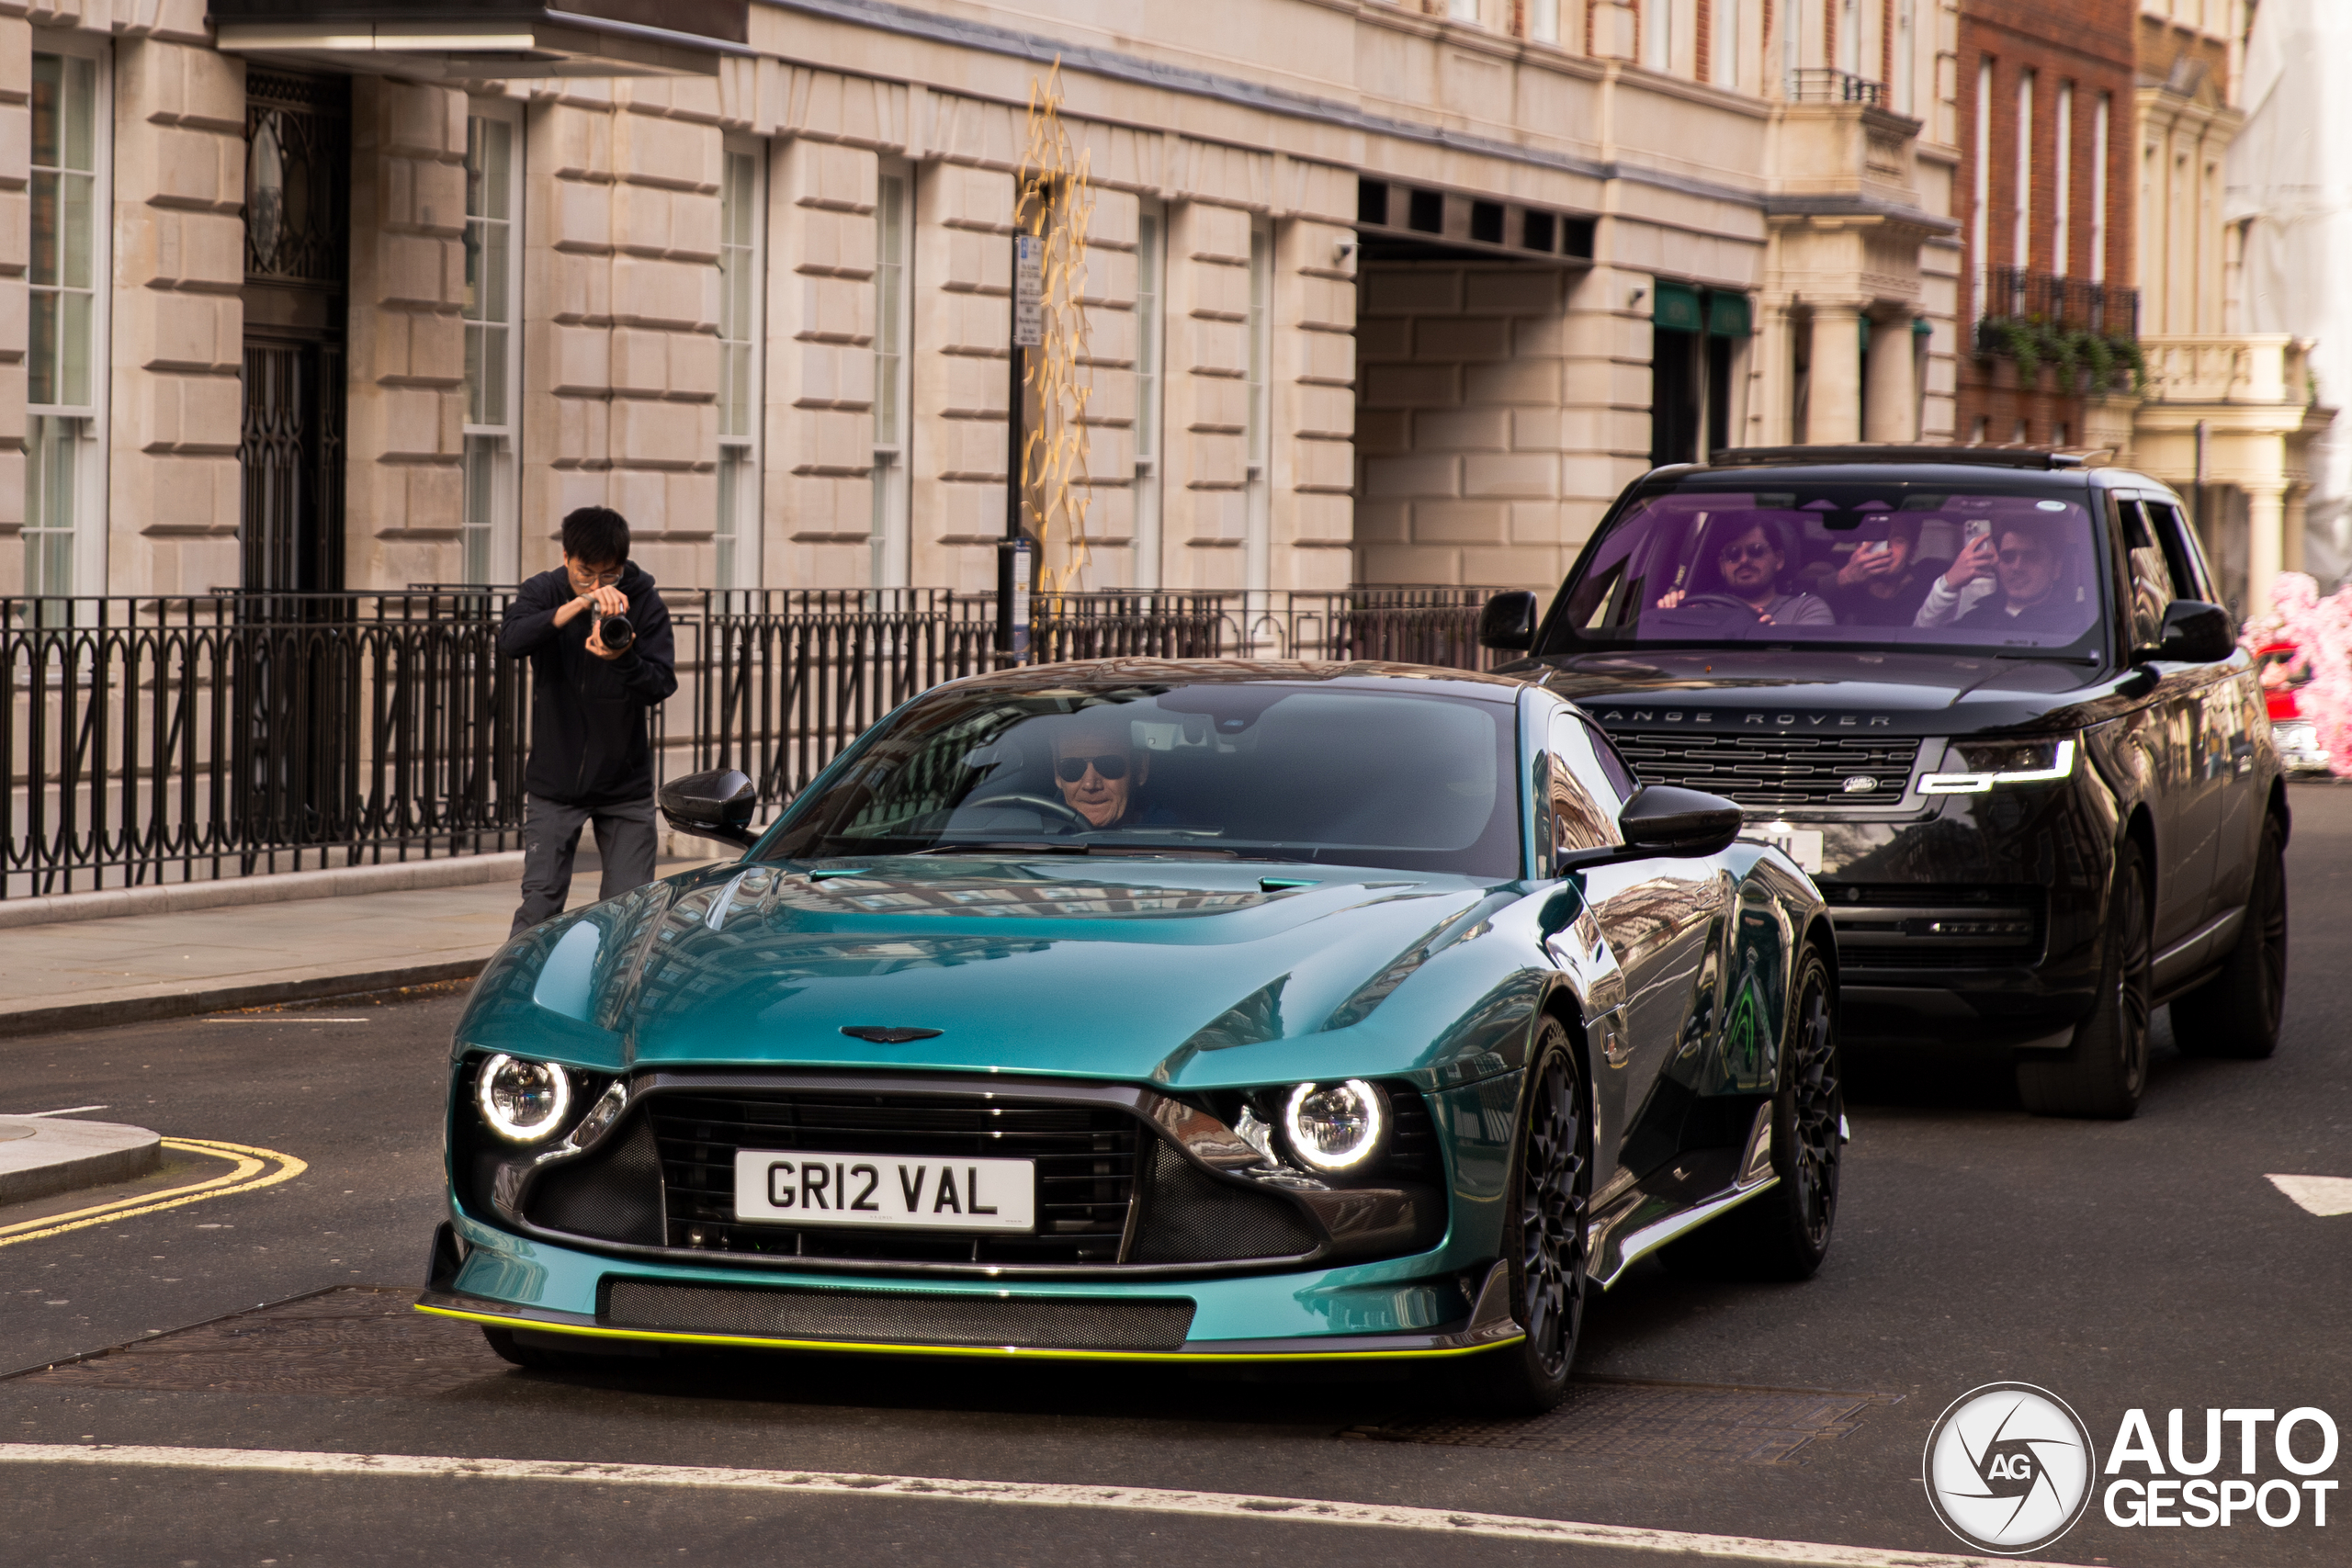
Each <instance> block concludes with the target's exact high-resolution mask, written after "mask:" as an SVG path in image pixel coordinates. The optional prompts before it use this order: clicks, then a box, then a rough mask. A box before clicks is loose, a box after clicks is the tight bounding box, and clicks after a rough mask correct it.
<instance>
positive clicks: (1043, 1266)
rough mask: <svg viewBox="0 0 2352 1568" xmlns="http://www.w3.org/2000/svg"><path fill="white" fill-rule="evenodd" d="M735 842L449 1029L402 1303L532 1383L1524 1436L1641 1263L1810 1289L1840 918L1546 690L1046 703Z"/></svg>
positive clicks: (513, 960)
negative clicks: (1517, 1427) (759, 1354)
mask: <svg viewBox="0 0 2352 1568" xmlns="http://www.w3.org/2000/svg"><path fill="white" fill-rule="evenodd" d="M753 800H754V794H753V790H752V784H751V781H750V780H749V779H747V778H745V777H744V776H743V775H742V774H741V773H731V772H722V773H702V774H696V775H695V776H693V777H691V778H686V779H681V780H677V781H673V783H672V784H669V785H667V786H666V787H665V788H664V789H663V790H662V809H663V812H664V814H665V815H666V816H667V817H668V818H669V819H670V821H671V822H672V824H673V826H675V827H677V828H680V829H684V830H687V831H691V832H696V833H700V834H704V835H706V836H708V837H712V838H717V839H720V840H728V841H730V842H733V843H736V844H739V845H740V846H741V848H742V850H743V854H742V857H741V859H740V860H737V861H734V862H732V863H727V864H722V865H718V866H713V867H708V868H706V869H702V870H697V871H690V872H685V873H682V874H678V875H675V876H673V877H670V878H667V879H666V880H663V881H661V882H656V883H653V884H651V885H650V886H645V887H642V888H639V889H638V890H637V891H636V892H634V893H631V894H628V895H626V896H625V897H619V898H615V899H611V900H609V901H607V902H605V903H602V904H598V905H595V906H594V907H593V908H585V909H582V910H579V911H577V912H575V913H572V914H570V915H567V916H564V917H562V918H561V919H556V920H552V921H550V922H548V924H546V925H544V926H541V927H539V928H538V929H537V930H535V931H529V932H526V934H524V935H523V936H521V937H518V938H516V939H515V941H514V942H510V943H509V944H508V945H507V946H506V947H505V948H504V949H503V950H502V951H501V952H500V953H498V954H497V956H496V957H495V958H494V959H493V960H492V963H491V964H490V965H489V967H488V968H487V969H486V970H485V971H484V972H483V974H482V976H481V980H480V981H479V982H478V983H477V985H476V986H475V987H474V991H473V994H472V997H471V998H470V999H469V1002H468V1004H467V1007H466V1010H465V1013H464V1016H463V1018H462V1019H461V1020H460V1021H459V1023H458V1029H457V1035H456V1040H455V1044H454V1048H453V1052H452V1055H451V1062H450V1080H449V1121H448V1175H449V1213H450V1218H449V1221H448V1223H447V1224H445V1225H443V1226H442V1227H441V1229H440V1231H439V1233H438V1234H437V1235H436V1237H435V1246H434V1250H433V1260H432V1266H431V1279H430V1280H429V1282H428V1286H427V1289H426V1291H425V1292H424V1297H423V1299H422V1301H421V1303H420V1305H421V1306H422V1308H423V1309H424V1311H427V1312H431V1313H437V1314H444V1315H447V1316H452V1317H458V1318H464V1319H468V1320H470V1321H473V1322H477V1323H480V1324H481V1325H482V1326H483V1328H484V1330H485V1331H486V1332H487V1334H488V1335H489V1337H490V1341H491V1343H492V1345H493V1346H494V1347H495V1348H497V1349H498V1350H499V1351H500V1352H501V1353H502V1354H503V1355H505V1356H506V1357H508V1358H509V1359H513V1360H515V1361H519V1362H521V1363H523V1364H526V1365H535V1366H550V1365H567V1364H578V1363H579V1362H580V1361H581V1360H582V1359H583V1358H585V1357H588V1356H591V1355H594V1354H599V1353H603V1354H612V1353H616V1352H626V1353H635V1354H643V1353H646V1352H647V1351H649V1350H653V1351H657V1352H658V1351H659V1350H660V1349H662V1348H664V1347H672V1346H710V1345H726V1346H757V1347H767V1348H782V1349H820V1350H830V1351H840V1350H868V1351H888V1352H893V1353H900V1354H924V1355H967V1356H968V1355H987V1356H1005V1355H1015V1356H1023V1355H1027V1356H1049V1357H1066V1358H1097V1359H1126V1360H1174V1361H1196V1360H1225V1361H1306V1360H1318V1359H1350V1358H1354V1359H1383V1360H1390V1361H1405V1360H1415V1359H1419V1360H1424V1361H1434V1362H1439V1363H1442V1365H1444V1366H1445V1368H1446V1369H1447V1375H1448V1377H1449V1378H1450V1379H1452V1380H1453V1382H1454V1385H1455V1386H1457V1387H1458V1388H1459V1390H1460V1391H1461V1393H1462V1394H1463V1395H1464V1398H1465V1400H1474V1401H1476V1403H1478V1404H1482V1405H1484V1406H1486V1407H1488V1408H1516V1409H1540V1408H1543V1407H1544V1406H1546V1405H1548V1404H1552V1403H1554V1402H1556V1401H1557V1400H1558V1399H1559V1398H1560V1397H1561V1396H1562V1394H1563V1393H1565V1391H1566V1381H1567V1373H1568V1366H1569V1362H1570V1360H1571V1359H1572V1358H1573V1356H1574V1353H1575V1348H1576V1338H1577V1326H1578V1323H1579V1319H1580V1317H1581V1314H1582V1310H1583V1305H1584V1302H1585V1299H1586V1295H1587V1292H1588V1288H1589V1287H1590V1286H1600V1287H1604V1288H1605V1287H1606V1286H1607V1285H1608V1284H1609V1283H1610V1282H1611V1280H1615V1279H1616V1278H1617V1277H1618V1276H1619V1275H1620V1274H1622V1273H1623V1270H1624V1269H1626V1267H1627V1266H1628V1265H1629V1264H1630V1263H1632V1262H1633V1261H1634V1259H1635V1258H1639V1257H1640V1256H1642V1255H1643V1254H1645V1253H1647V1252H1649V1251H1652V1250H1654V1249H1658V1248H1664V1249H1665V1250H1666V1255H1667V1258H1668V1261H1669V1262H1670V1263H1674V1264H1677V1265H1679V1266H1688V1267H1691V1268H1694V1269H1705V1270H1708V1271H1710V1272H1723V1271H1736V1272H1740V1273H1746V1274H1750V1275H1763V1276H1771V1277H1780V1278H1801V1277H1803V1276H1805V1275H1807V1274H1810V1273H1811V1272H1812V1271H1813V1270H1814V1269H1815V1268H1816V1267H1817V1266H1818V1264H1819V1263H1820V1261H1821V1258H1822V1256H1823V1254H1824V1252H1825V1251H1826V1248H1827V1247H1828V1245H1829V1237H1830V1228H1831V1224H1832V1221H1833V1218H1834V1216H1835V1213H1836V1207H1837V1197H1838V1166H1839V1156H1840V1151H1841V1146H1842V1144H1843V1142H1844V1117H1843V1115H1842V1101H1841V1100H1840V1095H1839V1089H1838V1054H1837V1033H1836V1020H1837V990H1836V964H1837V958H1836V953H1835V950H1834V947H1833V945H1832V942H1831V937H1830V932H1829V926H1828V921H1827V919H1826V916H1825V912H1824V909H1823V906H1822V902H1821V899H1820V897H1819V895H1818V893H1817V892H1816V891H1815V888H1814V886H1813V885H1812V883H1811V882H1809V881H1808V880H1807V879H1806V877H1805V876H1804V874H1803V873H1802V872H1800V871H1799V870H1797V869H1796V867H1795V866H1794V865H1792V863H1790V862H1789V861H1788V860H1787V859H1785V858H1784V857H1783V856H1782V855H1781V852H1779V851H1778V850H1776V849H1772V848H1770V847H1767V846H1765V845H1763V844H1760V843H1752V842H1747V841H1745V840H1740V839H1738V838H1737V834H1738V833H1739V831H1740V828H1741V822H1740V816H1739V810H1738V807H1736V806H1733V805H1732V804H1731V803H1729V802H1728V801H1724V800H1722V799H1720V798H1718V797H1716V796H1713V795H1702V794H1699V793H1696V792H1694V791H1690V790H1679V789H1672V788H1668V787H1664V786H1656V785H1653V786H1649V787H1644V786H1643V785H1642V784H1640V783H1639V782H1638V781H1637V780H1636V779H1635V778H1634V775H1633V774H1632V773H1631V772H1630V771H1629V770H1628V769H1627V768H1626V766H1625V764H1624V763H1623V761H1622V760H1621V759H1620V758H1619V757H1618V755H1617V753H1616V752H1615V750H1613V749H1612V748H1611V744H1610V742H1609V740H1608V739H1607V737H1606V736H1604V735H1603V734H1602V733H1601V732H1600V730H1598V729H1597V728H1594V727H1593V726H1592V725H1591V724H1590V723H1589V721H1587V719H1586V718H1585V717H1584V716H1583V715H1582V714H1581V713H1579V712H1578V711H1577V708H1575V707H1574V706H1573V705H1569V704H1567V703H1566V702H1564V701H1562V700H1560V699H1559V698H1557V697H1555V696H1554V695H1552V694H1549V693H1546V692H1544V691H1543V690H1542V689H1540V688H1538V687H1534V686H1531V685H1528V684H1525V683H1523V682H1517V681H1512V680H1506V679H1501V678H1497V677H1489V676H1480V675H1474V674H1465V673H1464V672H1461V671H1443V670H1432V669H1422V668H1418V667H1411V666H1403V665H1382V664H1362V663H1359V664H1344V665H1340V664H1293V663H1273V662H1238V661H1230V660H1227V661H1215V662H1211V661H1201V662H1166V661H1151V660H1108V661H1103V662H1096V663H1083V664H1065V665H1054V666H1046V667H1040V668H1031V669H1024V670H1019V671H1009V672H1004V673H999V674H991V675H985V676H978V677H974V678H971V679H968V680H962V681H956V682H949V683H947V684H945V685H942V686H938V687H935V688H933V690H931V691H929V692H927V693H925V694H922V696H920V697H918V698H916V699H914V700H913V701H911V702H910V703H908V704H907V705H904V706H903V707H901V708H899V710H898V711H897V712H895V713H893V714H891V715H890V716H888V717H887V718H885V719H883V720H882V721H881V722H880V723H879V724H877V725H876V726H875V727H874V728H873V729H871V730H870V731H868V732H867V733H866V734H865V735H864V736H863V737H861V738H860V739H857V741H856V742H855V743H854V744H853V745H852V746H850V747H849V748H848V749H847V750H844V751H843V753H842V756H841V757H840V759H839V760H838V761H835V762H834V763H833V764H832V765H831V767H829V768H828V769H827V770H826V771H825V772H824V773H822V774H820V776H819V777H818V778H817V779H816V780H815V781H814V782H813V783H812V784H810V785H809V787H808V788H807V789H806V790H805V791H803V792H802V793H801V794H800V795H799V796H798V797H797V799H795V800H793V801H792V802H791V803H790V805H789V806H788V807H786V809H785V811H784V812H783V814H782V816H781V817H780V818H779V819H778V820H777V821H775V823H774V824H773V825H772V826H770V827H768V828H767V829H765V830H764V831H755V830H754V829H752V827H751V823H750V818H751V815H752V809H753Z"/></svg>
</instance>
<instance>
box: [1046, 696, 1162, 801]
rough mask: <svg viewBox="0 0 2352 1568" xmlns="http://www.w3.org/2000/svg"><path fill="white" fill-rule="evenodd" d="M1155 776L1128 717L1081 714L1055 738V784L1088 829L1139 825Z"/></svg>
mask: <svg viewBox="0 0 2352 1568" xmlns="http://www.w3.org/2000/svg"><path fill="white" fill-rule="evenodd" d="M1150 774H1151V753H1150V752H1148V751H1147V750H1144V749H1143V748H1142V747H1140V746H1137V745H1136V744H1135V739H1134V737H1133V736H1132V735H1130V734H1129V732H1128V727H1127V722H1126V720H1125V719H1124V718H1120V717H1115V716H1114V717H1108V718H1097V717H1094V716H1092V715H1091V714H1086V715H1080V716H1079V719H1078V722H1076V723H1075V724H1072V725H1071V726H1069V728H1065V729H1061V730H1059V731H1057V733H1056V734H1055V736H1054V784H1055V785H1056V787H1057V788H1058V789H1059V790H1060V791H1061V792H1062V801H1063V804H1065V805H1067V806H1068V807H1069V808H1070V809H1071V810H1072V811H1075V812H1077V813H1078V814H1079V815H1080V817H1083V818H1086V821H1087V825H1088V826H1089V827H1092V828H1126V827H1133V826H1135V825H1136V823H1137V821H1138V820H1140V818H1142V815H1143V811H1142V790H1143V786H1144V782H1145V781H1146V780H1147V779H1148V778H1149V776H1150Z"/></svg>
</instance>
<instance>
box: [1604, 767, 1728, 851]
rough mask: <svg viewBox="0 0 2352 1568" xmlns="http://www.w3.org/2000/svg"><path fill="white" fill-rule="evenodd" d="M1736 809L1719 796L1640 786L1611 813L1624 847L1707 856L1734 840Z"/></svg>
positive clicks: (1668, 785)
mask: <svg viewBox="0 0 2352 1568" xmlns="http://www.w3.org/2000/svg"><path fill="white" fill-rule="evenodd" d="M1742 820H1743V816H1742V813H1741V811H1740V809H1739V807H1738V806H1737V805H1736V803H1735V802H1732V801H1728V800H1725V799H1724V797H1723V796H1722V795H1708V794H1705V793H1703V792H1702V791H1700V790H1695V789H1677V788H1676V787H1674V786H1673V785H1672V784H1645V785H1644V786H1643V787H1642V788H1641V789H1640V790H1639V791H1638V792H1636V793H1635V795H1634V798H1633V799H1631V800H1629V801H1627V802H1626V803H1625V809H1624V810H1623V811H1621V812H1619V813H1618V814H1617V829H1618V831H1620V832H1622V833H1623V834H1624V835H1625V847H1626V848H1627V849H1629V850H1635V851H1639V852H1641V853H1643V854H1648V855H1688V856H1693V857H1695V856H1699V855H1712V854H1716V853H1719V852H1722V851H1724V850H1726V849H1729V848H1730V847H1731V842H1732V840H1734V839H1736V838H1738V837H1739V825H1740V823H1741V821H1742Z"/></svg>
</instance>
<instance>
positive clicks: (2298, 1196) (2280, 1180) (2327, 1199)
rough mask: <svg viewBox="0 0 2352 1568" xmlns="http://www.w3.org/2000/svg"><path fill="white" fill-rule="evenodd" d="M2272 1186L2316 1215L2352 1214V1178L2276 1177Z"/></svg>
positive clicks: (2271, 1183)
mask: <svg viewBox="0 0 2352 1568" xmlns="http://www.w3.org/2000/svg"><path fill="white" fill-rule="evenodd" d="M2270 1185H2271V1186H2273V1187H2276V1188H2277V1189H2278V1190H2279V1191H2281V1192H2284V1193H2285V1194H2286V1195H2287V1196H2288V1197H2290V1198H2292V1199H2293V1200H2294V1201H2296V1202H2297V1203H2299V1204H2301V1206H2302V1207H2303V1208H2304V1209H2305V1210H2307V1211H2309V1212H2310V1213H2314V1214H2321V1215H2328V1214H2352V1177H2346V1176H2274V1177H2272V1178H2271V1179H2270Z"/></svg>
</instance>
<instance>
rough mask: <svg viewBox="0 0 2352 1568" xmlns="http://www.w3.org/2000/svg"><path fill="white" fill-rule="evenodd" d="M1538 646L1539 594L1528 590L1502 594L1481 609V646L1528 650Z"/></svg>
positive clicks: (1514, 590)
mask: <svg viewBox="0 0 2352 1568" xmlns="http://www.w3.org/2000/svg"><path fill="white" fill-rule="evenodd" d="M1534 645H1535V595H1534V594H1532V593H1530V592H1527V591H1525V590H1524V589H1517V588H1515V589H1513V590H1511V591H1510V592H1508V593H1498V594H1496V595H1495V596H1494V597H1493V598H1491V599H1489V600H1487V604H1486V608H1484V609H1482V610H1480V611H1479V612H1478V646H1479V647H1481V648H1492V649H1500V650H1502V651H1503V652H1506V653H1524V652H1526V651H1527V650H1528V649H1530V648H1532V647H1533V646H1534Z"/></svg>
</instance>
